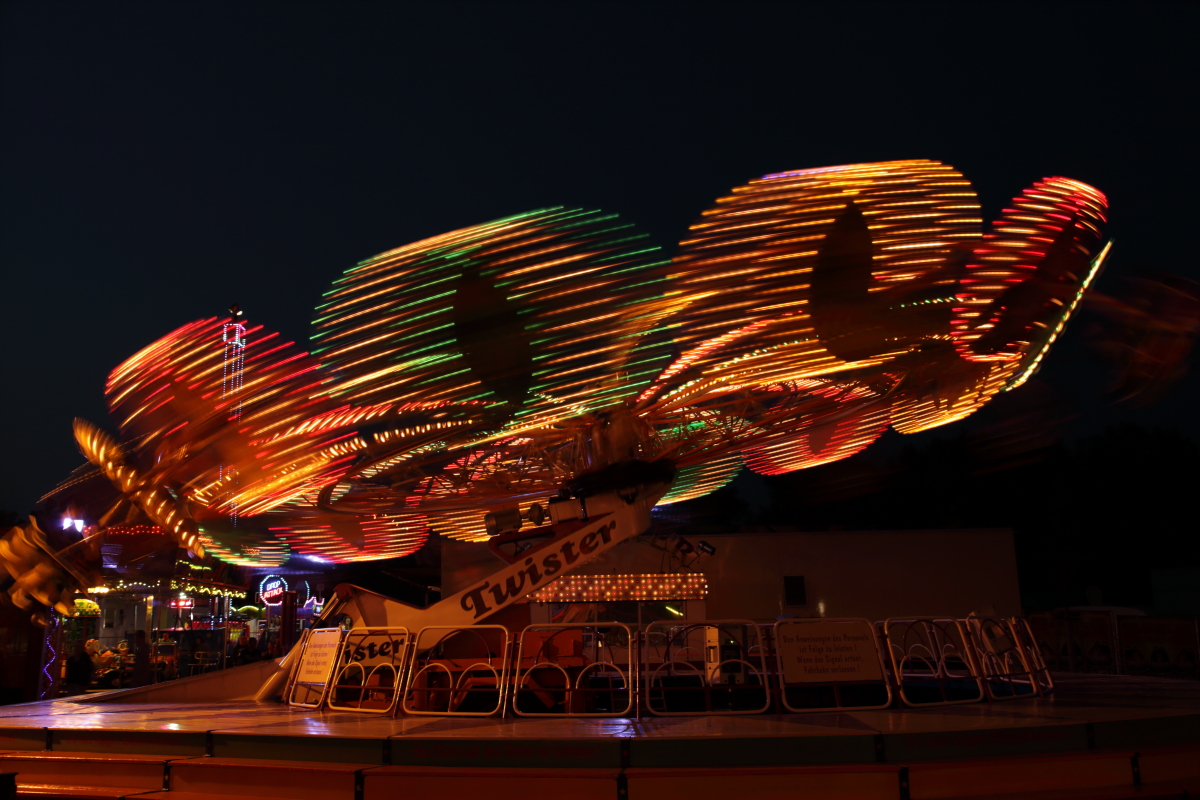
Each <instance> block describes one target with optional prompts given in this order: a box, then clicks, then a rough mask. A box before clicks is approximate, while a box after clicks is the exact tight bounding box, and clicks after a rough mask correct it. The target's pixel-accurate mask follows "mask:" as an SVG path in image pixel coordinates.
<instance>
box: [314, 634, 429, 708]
mask: <svg viewBox="0 0 1200 800" xmlns="http://www.w3.org/2000/svg"><path fill="white" fill-rule="evenodd" d="M410 639H411V636H410V635H409V631H408V628H353V629H351V630H350V631H349V632H347V633H346V636H345V638H344V639H343V640H342V649H341V658H339V660H338V669H337V671H336V673H335V677H334V680H333V685H332V686H331V687H330V689H329V694H328V700H327V702H326V705H327V706H328V707H329V708H331V709H333V710H334V711H360V712H362V713H365V714H390V713H392V712H393V711H394V710H395V708H396V701H397V699H398V698H399V696H400V690H401V687H403V686H404V683H405V677H406V674H407V672H406V670H407V667H408V656H409V647H410V644H411V642H410Z"/></svg>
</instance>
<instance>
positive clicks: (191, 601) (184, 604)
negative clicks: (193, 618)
mask: <svg viewBox="0 0 1200 800" xmlns="http://www.w3.org/2000/svg"><path fill="white" fill-rule="evenodd" d="M167 605H168V606H170V607H171V608H195V607H196V598H194V597H172V598H171V600H170V602H169V603H167Z"/></svg>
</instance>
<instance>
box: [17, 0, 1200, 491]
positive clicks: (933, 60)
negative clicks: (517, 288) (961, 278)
mask: <svg viewBox="0 0 1200 800" xmlns="http://www.w3.org/2000/svg"><path fill="white" fill-rule="evenodd" d="M1198 12H1200V6H1198V5H1197V4H1196V3H1167V4H1157V5H1156V4H1153V3H1146V2H1142V3H1138V4H1133V3H1129V4H1106V3H1085V4H1070V3H1027V4H1026V3H995V4H988V3H982V2H975V3H952V4H907V5H906V4H896V3H888V4H881V5H872V4H855V3H836V4H835V3H830V4H825V3H817V2H811V3H795V4H780V5H774V4H771V5H768V4H753V3H746V2H739V3H727V4H705V3H678V4H673V3H668V2H654V3H641V4H617V3H549V4H545V5H534V4H521V3H498V2H491V3H483V4H467V3H437V4H432V3H431V4H428V5H423V6H422V5H419V4H415V3H387V4H380V5H374V4H368V3H320V4H306V3H296V2H289V3H286V4H282V3H281V4H271V3H266V2H255V3H237V4H234V3H229V4H225V3H216V2H207V3H196V4H192V3H183V2H170V3H152V4H142V3H132V2H121V3H104V2H89V3H82V2H81V3H50V2H44V0H39V2H29V3H17V2H6V3H4V4H3V5H0V24H2V28H0V37H2V38H0V59H2V71H0V102H2V106H0V109H2V113H3V123H2V125H0V164H2V170H3V172H2V175H0V193H2V199H3V213H2V215H0V226H2V230H0V264H2V265H3V289H4V294H3V297H4V303H3V311H4V347H3V350H2V352H3V378H4V390H3V400H2V401H0V403H2V408H3V411H4V414H3V417H2V423H0V445H2V455H3V475H2V477H3V480H2V481H0V509H8V510H13V511H22V512H23V511H26V510H28V509H29V508H30V507H31V506H32V505H33V503H34V502H35V501H36V500H37V498H38V497H39V496H40V495H41V494H43V493H44V492H46V491H47V490H49V489H50V488H51V487H52V486H53V485H54V484H55V483H56V482H57V481H58V480H59V479H61V478H63V477H65V475H66V474H67V473H68V472H69V471H70V470H71V469H73V468H74V467H75V466H77V465H78V464H80V463H81V461H82V459H81V457H80V456H79V454H78V452H77V450H76V448H75V445H74V442H73V439H72V436H71V420H72V418H73V417H76V416H81V417H84V418H87V419H90V420H92V421H94V422H99V423H102V424H105V425H106V426H108V427H109V428H110V429H111V428H112V427H113V426H112V424H111V423H110V422H109V420H108V418H107V414H106V411H105V404H104V399H103V386H104V381H105V376H106V375H107V373H108V372H109V370H111V369H112V368H113V367H114V366H116V365H117V364H118V363H119V362H120V361H121V360H123V359H124V358H126V357H128V356H129V355H131V354H132V353H133V352H135V351H136V350H137V349H139V348H141V347H143V346H145V345H146V344H149V343H150V342H151V341H153V340H154V339H155V338H157V337H159V336H162V335H163V334H165V333H167V332H168V331H170V330H173V329H174V328H176V327H178V326H179V325H181V324H183V323H185V322H188V321H191V320H194V319H198V318H202V317H208V316H214V315H218V314H221V313H223V312H224V310H225V309H226V308H227V307H228V306H229V304H230V303H231V302H233V301H237V302H238V303H240V304H241V306H242V308H243V309H245V310H246V312H247V314H248V317H249V319H250V320H251V321H252V322H261V323H263V324H266V325H267V326H268V327H270V328H273V329H278V330H282V331H283V332H284V333H285V334H286V335H287V336H288V337H289V338H292V339H301V340H302V339H304V338H306V337H307V333H308V322H309V319H310V315H311V310H312V308H313V306H314V305H315V304H316V303H317V302H318V299H319V297H320V295H321V293H322V292H323V291H324V290H325V289H326V288H327V287H328V284H329V283H330V281H332V280H333V279H334V278H336V277H337V276H338V275H339V274H340V273H341V271H342V270H343V269H345V268H346V267H347V266H350V265H352V264H353V263H355V262H356V261H358V260H360V259H362V258H365V257H367V256H370V255H373V254H375V253H377V252H380V251H383V250H386V249H390V248H393V247H396V246H398V245H401V244H404V243H407V242H411V241H415V240H418V239H422V238H425V237H428V236H432V235H435V234H438V233H442V232H444V231H448V230H451V229H454V228H456V227H461V226H464V225H470V224H474V223H479V222H484V221H487V220H489V219H493V218H496V217H500V216H504V215H508V214H513V213H517V212H521V211H526V210H531V209H534V208H539V207H544V206H550V205H559V204H564V205H580V206H586V207H593V208H602V209H605V210H609V211H616V212H619V213H621V214H622V215H624V216H626V217H628V218H629V219H631V220H633V221H635V222H637V223H638V224H640V225H641V226H642V227H643V228H644V229H645V230H648V231H649V232H650V233H651V234H652V235H653V236H654V237H655V238H656V240H657V241H658V243H659V244H661V245H663V246H664V247H666V248H668V251H669V252H670V251H671V248H673V244H674V243H675V242H676V241H678V240H679V239H680V238H681V237H682V236H683V234H684V233H685V231H686V228H687V225H688V224H689V223H690V222H692V221H693V220H694V219H695V218H696V217H697V216H698V215H699V213H700V211H702V210H703V209H704V208H705V207H707V206H708V205H710V204H711V202H712V201H713V200H714V199H715V198H716V197H718V196H719V195H721V194H724V193H725V192H727V191H728V190H729V189H730V188H731V187H732V186H735V185H738V184H741V183H743V182H745V181H747V180H749V179H751V178H754V177H757V176H759V175H762V174H764V173H767V172H775V171H782V170H787V169H801V168H806V167H817V166H828V165H834V164H843V163H853V162H863V161H876V160H886V159H899V158H931V159H938V160H941V161H944V162H946V163H949V164H952V165H954V166H955V167H957V168H958V169H960V170H962V171H963V173H964V174H965V175H966V176H967V177H968V178H969V179H971V180H972V181H973V182H974V185H975V187H976V189H977V190H978V192H979V194H980V196H981V198H982V200H983V204H984V211H985V215H984V216H985V218H991V217H993V216H994V215H995V214H996V213H997V212H998V211H999V209H1000V208H1001V207H1002V206H1003V205H1004V204H1005V203H1006V201H1007V200H1008V199H1009V198H1011V197H1012V196H1013V195H1014V194H1016V193H1018V192H1019V191H1020V190H1021V189H1022V188H1024V187H1025V186H1027V185H1028V184H1030V183H1031V182H1033V181H1034V180H1037V179H1038V178H1041V177H1043V176H1045V175H1065V176H1069V177H1073V178H1077V179H1080V180H1083V181H1086V182H1088V183H1091V184H1093V185H1094V186H1096V187H1098V188H1099V189H1101V190H1102V191H1104V192H1105V193H1107V195H1108V197H1109V201H1110V208H1111V220H1112V224H1111V228H1110V232H1111V233H1112V235H1113V236H1114V237H1115V239H1116V248H1115V250H1114V259H1113V261H1112V263H1111V265H1110V266H1109V268H1108V270H1107V271H1106V273H1105V274H1104V275H1103V276H1102V278H1101V280H1100V282H1099V285H1098V289H1099V291H1100V292H1111V293H1119V292H1120V291H1121V287H1122V285H1123V284H1122V280H1123V276H1124V275H1129V274H1134V273H1137V272H1139V271H1141V270H1148V269H1159V270H1166V271H1169V272H1174V273H1177V274H1182V275H1187V276H1190V277H1191V278H1193V279H1196V278H1200V270H1198V269H1197V262H1196V258H1195V249H1194V247H1195V246H1194V243H1193V242H1191V236H1192V235H1193V231H1194V230H1195V228H1196V219H1197V212H1198V211H1200V209H1198V208H1197V202H1196V186H1197V184H1198V181H1197V178H1198V177H1200V176H1198V174H1197V164H1198V162H1197V159H1196V158H1195V157H1194V155H1193V154H1192V153H1191V152H1190V151H1191V150H1192V149H1194V146H1195V141H1196V128H1197V125H1196V123H1197V113H1196V112H1197V98H1200V91H1198V88H1200V87H1197V69H1196V52H1197V50H1196V46H1195V41H1194V36H1195V31H1196V30H1197V29H1200V13H1198ZM1087 324H1088V322H1087V312H1085V314H1084V316H1083V318H1082V319H1080V320H1077V321H1076V323H1075V325H1073V327H1072V328H1069V329H1068V334H1067V336H1066V337H1065V340H1064V341H1061V342H1060V343H1059V346H1058V347H1057V349H1056V350H1054V351H1052V352H1051V355H1050V356H1049V359H1048V362H1047V365H1046V368H1045V369H1044V370H1043V371H1042V373H1041V375H1040V376H1039V377H1038V381H1039V382H1040V383H1041V386H1042V388H1041V389H1040V390H1035V391H1042V392H1049V393H1050V394H1051V395H1054V396H1056V397H1060V398H1065V401H1066V402H1067V404H1068V405H1069V406H1070V407H1071V408H1072V409H1073V412H1072V414H1073V422H1072V423H1071V425H1072V426H1073V427H1072V428H1071V429H1070V430H1069V431H1067V432H1066V435H1076V434H1080V433H1086V432H1088V431H1090V430H1095V429H1099V428H1100V427H1102V426H1103V425H1107V424H1111V423H1112V422H1115V421H1122V420H1126V421H1133V422H1137V423H1139V424H1142V425H1165V426H1174V427H1178V428H1181V429H1183V430H1184V431H1185V432H1186V433H1187V434H1188V435H1189V436H1191V437H1192V438H1200V429H1198V427H1197V423H1196V421H1195V409H1196V408H1197V407H1200V405H1198V404H1197V400H1198V399H1200V391H1198V390H1197V386H1198V383H1197V378H1196V376H1195V375H1194V374H1192V375H1191V376H1190V377H1188V378H1186V379H1185V380H1183V381H1182V382H1180V383H1177V384H1176V385H1174V386H1173V387H1172V389H1171V390H1170V391H1169V392H1168V393H1167V394H1166V396H1165V397H1164V398H1163V399H1162V400H1161V401H1160V402H1158V403H1157V404H1154V405H1148V406H1135V405H1116V406H1113V405H1111V404H1109V403H1108V402H1107V401H1106V400H1105V399H1104V398H1103V396H1102V394H1103V390H1104V388H1105V381H1106V380H1107V370H1108V366H1107V365H1106V364H1105V363H1104V361H1103V360H1102V359H1101V358H1100V357H1099V356H1097V355H1096V354H1095V353H1094V352H1092V351H1091V350H1089V349H1088V347H1086V346H1085V344H1084V343H1083V342H1082V340H1081V338H1080V337H1081V335H1082V334H1080V332H1079V331H1081V330H1084V329H1086V327H1087ZM1022 391H1024V390H1022ZM1018 394H1020V392H1014V393H1013V395H1014V397H1015V396H1016V395H1018ZM1012 402H1016V400H1009V399H1007V398H1002V399H1001V400H1000V401H997V403H994V404H993V405H994V406H996V408H995V409H989V410H988V413H989V414H991V415H992V416H993V417H994V416H995V415H996V414H1002V413H1003V412H1004V409H1005V406H1004V403H1012ZM962 424H963V425H971V424H973V423H972V422H971V421H968V422H966V423H962ZM927 435H928V434H922V435H921V436H927ZM918 438H919V437H918Z"/></svg>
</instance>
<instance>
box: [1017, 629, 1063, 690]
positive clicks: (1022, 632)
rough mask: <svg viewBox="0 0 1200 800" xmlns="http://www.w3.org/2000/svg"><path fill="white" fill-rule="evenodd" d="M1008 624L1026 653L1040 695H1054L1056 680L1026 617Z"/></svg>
mask: <svg viewBox="0 0 1200 800" xmlns="http://www.w3.org/2000/svg"><path fill="white" fill-rule="evenodd" d="M1008 624H1009V628H1010V629H1011V630H1012V633H1013V637H1014V638H1015V639H1016V642H1017V646H1018V647H1021V648H1023V649H1024V651H1025V655H1026V657H1027V659H1028V663H1029V667H1030V669H1031V671H1032V673H1033V680H1034V684H1035V685H1036V686H1037V690H1038V694H1039V695H1041V696H1042V697H1049V696H1050V695H1052V694H1054V678H1053V676H1051V675H1050V667H1049V666H1048V665H1047V664H1046V659H1045V658H1044V657H1043V656H1042V650H1041V648H1040V647H1038V642H1037V637H1035V636H1034V635H1033V628H1032V627H1030V625H1029V620H1027V619H1025V618H1024V617H1013V618H1012V619H1010V620H1008Z"/></svg>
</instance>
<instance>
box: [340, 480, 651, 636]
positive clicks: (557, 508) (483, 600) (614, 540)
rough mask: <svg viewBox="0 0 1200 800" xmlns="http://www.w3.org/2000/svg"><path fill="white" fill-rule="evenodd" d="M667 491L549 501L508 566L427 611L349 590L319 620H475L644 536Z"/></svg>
mask: <svg viewBox="0 0 1200 800" xmlns="http://www.w3.org/2000/svg"><path fill="white" fill-rule="evenodd" d="M667 489H668V484H666V483H652V484H649V485H647V484H639V485H636V486H632V487H628V488H625V489H619V490H616V491H610V492H605V493H603V494H597V495H594V496H591V497H586V498H582V499H570V500H562V501H560V502H558V503H555V504H554V506H553V507H552V511H553V518H554V519H555V520H556V521H555V522H554V524H552V525H548V526H546V527H544V528H535V529H534V530H532V531H529V532H527V533H525V534H524V535H523V536H521V537H520V539H519V540H518V541H519V542H536V543H535V544H532V545H531V546H529V547H527V548H526V549H525V550H521V551H519V552H517V553H516V554H515V555H513V556H504V555H502V556H501V557H502V558H504V560H506V561H508V560H510V559H511V560H510V563H509V564H507V565H505V566H504V567H502V568H501V569H499V570H497V571H496V572H495V573H493V574H491V575H489V576H488V577H487V578H484V579H483V580H480V581H477V582H475V583H473V584H471V585H470V586H468V587H467V588H466V589H463V590H462V591H460V592H458V593H457V594H454V595H452V596H450V597H447V598H445V599H444V600H441V601H440V602H437V603H434V604H433V605H431V606H429V607H427V608H417V607H415V606H410V605H408V604H406V603H402V602H400V601H399V600H390V599H383V598H381V597H380V596H378V595H375V596H373V597H371V598H368V597H365V596H363V595H359V594H356V593H353V591H352V590H350V591H347V592H345V595H344V596H339V597H337V598H336V599H334V600H332V601H331V602H330V603H329V604H328V605H327V606H326V609H325V611H324V612H323V613H322V617H323V618H324V619H325V620H330V619H334V618H336V617H337V616H338V615H341V616H349V617H350V618H351V619H353V621H354V626H355V627H389V628H397V627H404V628H408V629H409V630H414V631H415V630H420V629H421V628H424V627H428V626H432V625H439V626H447V627H459V626H466V625H474V624H477V623H479V622H482V621H483V620H484V619H485V618H486V617H488V616H490V615H492V614H495V613H496V612H497V611H500V610H501V609H503V608H506V607H507V606H510V605H512V604H513V603H515V602H517V601H518V600H521V599H523V598H524V597H526V596H527V595H529V594H531V593H532V592H535V591H537V590H538V589H541V588H543V587H545V586H547V585H549V584H550V583H551V582H552V581H554V580H555V579H556V578H559V577H561V576H563V575H566V574H567V573H569V572H571V571H573V570H575V569H577V568H578V567H581V566H583V565H584V564H586V563H587V562H589V561H591V560H592V559H594V558H596V557H597V556H599V555H601V554H602V553H604V552H606V551H608V550H611V549H612V548H614V547H616V546H617V545H619V544H621V543H622V542H626V541H628V540H630V539H632V538H633V537H635V536H638V535H639V534H642V533H645V532H646V531H647V530H649V529H650V510H651V509H652V508H654V505H655V503H657V502H658V501H659V499H660V498H661V497H662V496H663V494H665V493H666V491H667ZM539 539H540V540H541V541H540V542H539V541H537V540H539ZM347 588H348V589H349V587H347Z"/></svg>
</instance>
